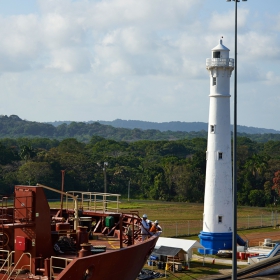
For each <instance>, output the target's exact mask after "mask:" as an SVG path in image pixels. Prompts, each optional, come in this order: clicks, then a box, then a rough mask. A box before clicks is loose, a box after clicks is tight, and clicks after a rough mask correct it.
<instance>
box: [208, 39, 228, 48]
mask: <svg viewBox="0 0 280 280" xmlns="http://www.w3.org/2000/svg"><path fill="white" fill-rule="evenodd" d="M212 51H229V49H228V48H227V47H226V46H225V45H223V40H222V39H221V40H220V43H219V44H218V45H217V46H216V47H215V48H213V49H212Z"/></svg>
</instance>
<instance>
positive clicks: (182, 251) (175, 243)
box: [155, 237, 204, 264]
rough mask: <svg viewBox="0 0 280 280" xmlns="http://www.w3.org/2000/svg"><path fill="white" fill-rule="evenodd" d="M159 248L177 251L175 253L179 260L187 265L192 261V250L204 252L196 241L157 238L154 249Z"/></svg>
mask: <svg viewBox="0 0 280 280" xmlns="http://www.w3.org/2000/svg"><path fill="white" fill-rule="evenodd" d="M161 246H164V247H170V248H175V249H179V250H177V253H176V254H178V257H179V258H180V259H179V260H180V261H184V262H186V263H188V264H190V261H191V259H192V255H193V249H201V250H204V247H203V246H202V245H201V244H200V243H199V242H198V241H196V240H187V239H179V238H167V237H159V239H158V241H157V243H156V246H155V248H156V249H160V247H161ZM175 251H176V250H175ZM175 251H174V252H175ZM159 252H160V251H159ZM165 256H166V254H165ZM173 256H174V257H175V255H173Z"/></svg>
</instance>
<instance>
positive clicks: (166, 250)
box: [154, 246, 186, 257]
mask: <svg viewBox="0 0 280 280" xmlns="http://www.w3.org/2000/svg"><path fill="white" fill-rule="evenodd" d="M180 251H184V250H183V249H182V248H174V247H167V246H160V247H159V249H156V250H154V253H156V254H157V255H163V256H172V257H174V256H176V255H177V254H178V253H179V252H180ZM184 253H186V252H185V251H184Z"/></svg>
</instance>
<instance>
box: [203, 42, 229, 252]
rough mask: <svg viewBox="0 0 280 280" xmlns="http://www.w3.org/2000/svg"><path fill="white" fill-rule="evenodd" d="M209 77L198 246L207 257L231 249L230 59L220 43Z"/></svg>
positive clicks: (209, 64) (208, 64)
mask: <svg viewBox="0 0 280 280" xmlns="http://www.w3.org/2000/svg"><path fill="white" fill-rule="evenodd" d="M206 69H207V70H208V72H209V76H210V106H209V121H208V142H207V152H206V161H207V165H206V180H205V197H204V214H203V231H201V232H200V234H199V238H200V243H201V244H202V245H203V246H204V247H205V248H206V253H207V254H216V253H217V252H218V251H219V250H227V249H231V248H232V211H233V208H232V163H231V129H230V77H231V72H232V70H233V69H234V59H232V58H229V49H228V48H227V47H225V46H224V45H223V42H222V39H221V40H220V43H219V44H218V45H217V46H216V47H215V48H213V49H212V58H208V59H207V60H206Z"/></svg>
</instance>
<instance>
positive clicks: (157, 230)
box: [150, 220, 162, 234]
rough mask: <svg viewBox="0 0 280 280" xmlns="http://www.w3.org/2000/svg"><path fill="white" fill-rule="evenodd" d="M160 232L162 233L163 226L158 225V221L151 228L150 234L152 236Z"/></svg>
mask: <svg viewBox="0 0 280 280" xmlns="http://www.w3.org/2000/svg"><path fill="white" fill-rule="evenodd" d="M159 231H162V228H161V226H160V225H159V224H158V220H155V222H154V223H153V224H152V227H151V228H150V232H151V233H152V234H155V233H157V232H159Z"/></svg>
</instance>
